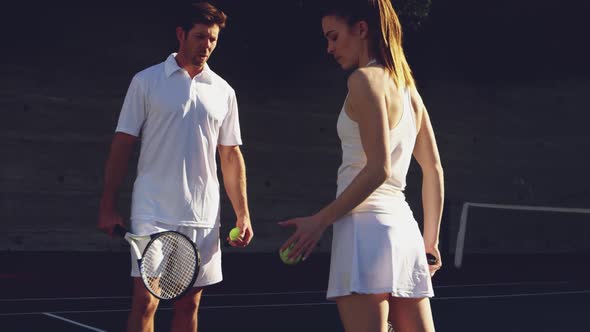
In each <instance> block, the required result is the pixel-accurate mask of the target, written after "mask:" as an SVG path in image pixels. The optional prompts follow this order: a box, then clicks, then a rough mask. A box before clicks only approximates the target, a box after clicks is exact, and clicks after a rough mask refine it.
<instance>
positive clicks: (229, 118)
mask: <svg viewBox="0 0 590 332" xmlns="http://www.w3.org/2000/svg"><path fill="white" fill-rule="evenodd" d="M228 107H229V109H228V112H227V114H226V116H225V118H224V119H223V122H222V124H221V129H220V130H219V141H218V143H219V144H220V145H227V146H232V145H242V135H241V132H240V118H239V115H238V101H237V99H236V94H235V92H234V91H232V93H231V96H230V97H229V100H228Z"/></svg>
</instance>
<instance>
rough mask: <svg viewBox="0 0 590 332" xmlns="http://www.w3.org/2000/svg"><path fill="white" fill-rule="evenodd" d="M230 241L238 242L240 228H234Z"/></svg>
mask: <svg viewBox="0 0 590 332" xmlns="http://www.w3.org/2000/svg"><path fill="white" fill-rule="evenodd" d="M229 239H230V240H232V241H236V240H239V239H240V228H239V227H234V228H232V229H231V231H229Z"/></svg>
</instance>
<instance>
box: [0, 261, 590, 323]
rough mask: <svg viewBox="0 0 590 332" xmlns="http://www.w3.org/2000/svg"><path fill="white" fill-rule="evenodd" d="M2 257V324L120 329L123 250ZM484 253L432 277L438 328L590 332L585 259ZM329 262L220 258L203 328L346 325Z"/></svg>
mask: <svg viewBox="0 0 590 332" xmlns="http://www.w3.org/2000/svg"><path fill="white" fill-rule="evenodd" d="M0 257H1V259H2V262H3V264H2V270H3V273H2V275H1V277H2V280H1V283H2V290H3V291H2V293H3V295H2V299H0V308H1V309H0V312H1V314H0V330H2V331H5V332H9V331H40V330H43V331H123V330H124V324H125V320H126V317H127V313H128V310H129V307H130V297H129V295H130V288H129V281H128V277H127V270H128V257H127V255H123V254H88V253H80V254H72V253H27V254H23V253H4V254H2V256H0ZM480 258H481V257H478V256H466V257H465V258H464V261H463V264H464V266H463V267H462V269H461V270H460V271H457V270H456V268H454V267H452V264H447V265H448V266H447V267H446V270H445V271H442V272H441V273H440V274H438V275H437V276H436V280H435V290H436V297H435V298H434V299H433V300H432V307H433V311H434V317H435V320H436V326H437V331H537V332H538V331H552V332H553V331H587V327H588V326H587V321H586V315H587V314H588V308H589V307H588V302H589V301H590V287H588V285H587V274H586V273H583V272H584V270H586V271H587V270H588V268H587V263H586V262H587V259H588V257H579V258H576V257H574V256H571V255H569V256H567V257H565V256H559V255H558V256H554V257H544V258H543V259H535V258H534V257H530V256H520V257H511V259H508V257H502V256H495V257H487V263H483V262H481V260H480ZM545 259H552V261H551V262H548V261H546V260H545ZM328 265H329V258H328V256H327V255H326V254H316V255H313V256H312V257H310V259H309V260H308V261H306V262H305V263H303V264H301V265H299V266H296V267H289V266H284V265H283V264H282V263H281V262H280V261H279V259H278V258H277V256H276V255H274V254H227V255H225V257H224V269H225V281H224V282H223V283H221V284H219V285H217V286H215V287H212V288H211V289H210V290H209V291H208V292H207V293H206V295H205V297H204V299H203V302H202V304H201V306H202V307H201V311H200V316H199V319H200V328H199V330H200V331H234V330H236V327H237V329H239V330H241V331H342V326H341V325H340V322H339V320H338V315H337V311H336V306H335V305H334V304H333V303H331V302H328V301H326V300H325V293H324V290H325V288H326V280H327V273H328ZM469 266H470V267H471V268H469ZM547 269H550V270H547ZM169 308H170V304H169V303H165V302H163V303H161V306H160V309H159V311H158V313H157V317H156V331H167V330H168V327H169V324H170V319H171V311H170V309H169Z"/></svg>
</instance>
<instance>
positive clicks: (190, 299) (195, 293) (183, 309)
mask: <svg viewBox="0 0 590 332" xmlns="http://www.w3.org/2000/svg"><path fill="white" fill-rule="evenodd" d="M201 294H203V288H200V287H195V288H193V289H191V290H190V291H188V292H187V293H186V294H184V295H183V296H182V297H180V298H179V299H178V300H176V302H174V317H173V318H172V329H171V331H172V332H196V331H197V325H198V319H197V313H198V311H199V303H200V302H201Z"/></svg>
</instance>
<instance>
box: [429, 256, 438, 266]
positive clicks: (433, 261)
mask: <svg viewBox="0 0 590 332" xmlns="http://www.w3.org/2000/svg"><path fill="white" fill-rule="evenodd" d="M426 261H427V262H428V265H435V264H436V263H437V262H438V259H436V257H435V256H434V255H433V254H426Z"/></svg>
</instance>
